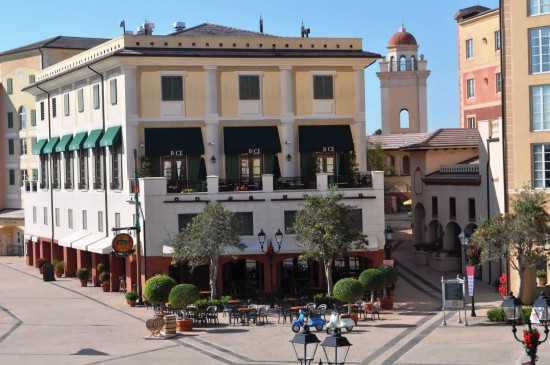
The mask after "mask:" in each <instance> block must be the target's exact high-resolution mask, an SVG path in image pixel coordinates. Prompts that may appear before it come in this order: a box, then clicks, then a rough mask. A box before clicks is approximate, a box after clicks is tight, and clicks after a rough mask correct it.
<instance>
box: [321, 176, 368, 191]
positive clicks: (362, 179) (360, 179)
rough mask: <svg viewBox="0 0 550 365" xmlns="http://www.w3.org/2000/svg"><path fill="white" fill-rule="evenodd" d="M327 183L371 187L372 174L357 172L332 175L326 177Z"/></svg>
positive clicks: (339, 185)
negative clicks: (347, 174)
mask: <svg viewBox="0 0 550 365" xmlns="http://www.w3.org/2000/svg"><path fill="white" fill-rule="evenodd" d="M328 184H329V186H330V185H336V186H337V187H338V188H340V189H344V188H372V175H371V174H359V175H353V176H340V175H333V176H329V177H328Z"/></svg>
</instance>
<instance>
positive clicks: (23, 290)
mask: <svg viewBox="0 0 550 365" xmlns="http://www.w3.org/2000/svg"><path fill="white" fill-rule="evenodd" d="M394 230H395V234H394V241H395V243H396V245H395V246H396V249H395V251H394V256H395V258H396V260H397V261H398V263H399V266H398V268H399V269H398V270H399V274H400V278H399V281H398V282H397V284H396V290H395V308H394V309H393V310H383V311H382V313H381V319H380V320H374V321H372V320H370V319H369V320H366V321H360V322H359V324H358V326H356V327H354V329H353V331H352V332H344V333H343V335H344V336H346V337H347V338H348V340H349V341H350V342H351V343H352V344H353V346H352V347H351V349H350V351H349V356H348V359H347V361H346V364H373V365H376V364H380V365H382V364H383V365H390V364H399V365H423V364H449V365H451V364H452V365H463V364H479V365H481V364H500V365H507V364H510V365H512V364H521V363H522V362H526V361H527V358H526V357H525V356H524V355H523V353H524V352H523V348H522V345H521V344H520V343H518V342H516V341H515V340H514V338H513V335H512V332H511V327H510V326H506V325H494V324H488V323H487V322H486V311H487V309H489V308H491V307H496V306H498V305H500V303H501V301H502V299H501V297H500V296H499V294H498V293H497V292H496V291H495V289H494V288H493V287H492V286H490V285H487V284H485V283H482V282H478V281H476V283H475V285H476V286H475V290H476V292H475V295H476V313H477V317H475V318H474V317H470V311H469V310H467V311H466V313H467V318H466V319H467V322H468V326H464V325H463V324H459V323H457V319H458V315H457V313H456V312H451V313H448V316H447V326H444V327H442V326H440V324H441V322H442V319H443V316H442V313H441V311H440V308H441V303H442V300H441V277H442V276H443V277H444V278H445V279H450V278H454V277H456V273H443V275H442V273H440V272H434V271H432V270H430V269H429V268H428V267H425V266H418V265H415V264H414V263H413V262H412V258H411V253H412V245H411V242H410V230H408V229H407V228H399V229H394ZM152 317H153V311H152V309H147V308H145V307H135V308H131V307H129V306H128V305H127V304H126V301H125V299H124V295H123V294H121V293H104V292H102V291H101V288H99V287H81V286H80V283H79V282H78V280H76V279H74V278H61V279H58V280H57V281H55V282H43V281H42V279H41V277H40V275H39V274H38V270H37V269H36V268H33V267H28V266H26V265H25V264H24V259H23V258H18V257H0V364H36V363H37V362H47V363H56V364H100V363H106V364H145V363H149V364H201V365H210V364H235V365H249V364H254V365H259V364H261V365H263V364H265V365H279V364H285V365H288V364H296V363H297V361H296V358H295V354H294V351H293V349H292V346H291V344H290V343H289V341H290V339H292V337H293V336H294V333H292V331H291V328H290V324H289V323H287V324H277V317H276V316H275V315H271V316H270V318H269V319H270V324H268V325H263V326H246V327H243V326H230V325H229V324H228V323H227V322H226V319H225V318H223V317H220V321H221V322H222V325H220V326H217V327H214V326H212V327H201V328H195V329H194V331H193V332H191V333H186V334H184V335H182V336H180V337H178V338H175V339H171V340H163V341H161V340H156V341H150V340H145V339H144V337H145V336H147V335H148V331H147V330H146V328H145V321H146V320H147V319H149V318H152ZM462 319H464V318H462ZM518 332H519V333H520V334H521V331H520V330H518ZM314 333H316V335H317V336H318V338H319V339H320V340H321V341H322V340H323V339H324V338H325V337H326V334H325V333H324V332H316V331H314ZM543 336H544V335H543ZM547 347H548V348H547ZM322 352H323V351H322V350H321V349H318V352H317V356H316V360H315V361H314V362H313V363H314V364H317V363H318V361H319V359H320V358H321V357H322ZM538 364H550V344H546V343H545V344H542V345H541V346H540V350H539V362H538Z"/></svg>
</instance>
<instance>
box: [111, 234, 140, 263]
mask: <svg viewBox="0 0 550 365" xmlns="http://www.w3.org/2000/svg"><path fill="white" fill-rule="evenodd" d="M111 246H112V248H113V252H112V254H113V255H115V256H119V257H126V256H128V255H131V254H133V253H134V251H135V250H134V239H133V238H132V236H130V235H129V234H127V233H119V234H117V235H116V236H115V237H114V238H113V242H112V244H111Z"/></svg>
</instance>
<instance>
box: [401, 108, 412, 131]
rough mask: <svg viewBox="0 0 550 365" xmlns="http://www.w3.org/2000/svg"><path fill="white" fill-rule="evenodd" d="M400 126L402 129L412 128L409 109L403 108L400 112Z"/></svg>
mask: <svg viewBox="0 0 550 365" xmlns="http://www.w3.org/2000/svg"><path fill="white" fill-rule="evenodd" d="M399 128H401V129H407V128H410V124H409V111H408V110H407V109H403V110H401V111H400V112H399Z"/></svg>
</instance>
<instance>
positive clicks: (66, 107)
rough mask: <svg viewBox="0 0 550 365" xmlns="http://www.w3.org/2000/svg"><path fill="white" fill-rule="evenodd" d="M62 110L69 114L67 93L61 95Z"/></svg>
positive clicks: (66, 114)
mask: <svg viewBox="0 0 550 365" xmlns="http://www.w3.org/2000/svg"><path fill="white" fill-rule="evenodd" d="M63 112H64V113H65V116H66V117H67V116H69V114H70V112H69V93H65V94H64V95H63Z"/></svg>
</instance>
